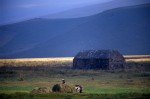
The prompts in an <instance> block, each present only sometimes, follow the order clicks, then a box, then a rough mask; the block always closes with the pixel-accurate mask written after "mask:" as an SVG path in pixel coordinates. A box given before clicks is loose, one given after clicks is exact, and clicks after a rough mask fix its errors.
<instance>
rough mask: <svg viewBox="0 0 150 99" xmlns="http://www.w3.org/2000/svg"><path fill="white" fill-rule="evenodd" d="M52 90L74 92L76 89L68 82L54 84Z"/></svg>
mask: <svg viewBox="0 0 150 99" xmlns="http://www.w3.org/2000/svg"><path fill="white" fill-rule="evenodd" d="M52 91H53V92H61V93H73V92H74V91H75V90H74V88H73V87H71V86H69V85H67V84H56V85H54V86H53V88H52Z"/></svg>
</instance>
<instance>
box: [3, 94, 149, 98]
mask: <svg viewBox="0 0 150 99" xmlns="http://www.w3.org/2000/svg"><path fill="white" fill-rule="evenodd" d="M149 96H150V94H137V93H128V94H84V93H82V94H65V93H63V94H61V93H50V94H29V93H13V94H6V93H1V94H0V99H149Z"/></svg>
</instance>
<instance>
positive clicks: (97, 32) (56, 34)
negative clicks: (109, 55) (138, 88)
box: [0, 4, 150, 58]
mask: <svg viewBox="0 0 150 99" xmlns="http://www.w3.org/2000/svg"><path fill="white" fill-rule="evenodd" d="M149 27H150V4H144V5H139V6H132V7H122V8H116V9H112V10H108V11H105V12H103V13H100V14H97V15H93V16H89V17H83V18H72V19H40V18H38V19H32V20H28V21H24V22H20V23H15V24H11V25H5V26H0V35H2V34H3V36H2V37H0V38H3V37H5V38H6V39H4V40H1V42H3V43H0V58H22V57H27V58H28V57H64V56H74V55H75V54H76V53H77V52H79V51H80V50H88V49H117V50H119V51H120V52H121V53H122V54H150V41H149V38H150V28H149ZM9 34H11V35H10V37H8V35H9Z"/></svg>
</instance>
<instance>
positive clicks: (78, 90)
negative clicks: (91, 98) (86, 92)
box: [75, 85, 82, 93]
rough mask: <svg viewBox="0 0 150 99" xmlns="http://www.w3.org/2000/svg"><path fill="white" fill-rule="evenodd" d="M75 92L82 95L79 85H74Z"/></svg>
mask: <svg viewBox="0 0 150 99" xmlns="http://www.w3.org/2000/svg"><path fill="white" fill-rule="evenodd" d="M75 90H76V92H79V93H82V86H81V85H75Z"/></svg>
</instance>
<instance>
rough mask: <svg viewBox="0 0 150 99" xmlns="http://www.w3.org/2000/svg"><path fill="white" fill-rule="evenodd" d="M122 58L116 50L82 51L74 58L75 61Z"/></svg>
mask: <svg viewBox="0 0 150 99" xmlns="http://www.w3.org/2000/svg"><path fill="white" fill-rule="evenodd" d="M117 57H122V55H121V54H120V53H119V52H118V51H117V50H84V51H80V52H79V53H78V54H77V55H76V56H75V59H76V58H78V59H89V58H93V59H97V58H101V59H109V58H117Z"/></svg>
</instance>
